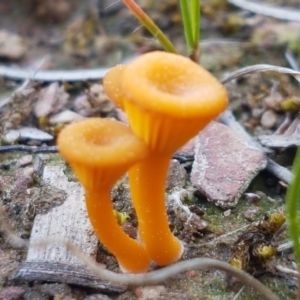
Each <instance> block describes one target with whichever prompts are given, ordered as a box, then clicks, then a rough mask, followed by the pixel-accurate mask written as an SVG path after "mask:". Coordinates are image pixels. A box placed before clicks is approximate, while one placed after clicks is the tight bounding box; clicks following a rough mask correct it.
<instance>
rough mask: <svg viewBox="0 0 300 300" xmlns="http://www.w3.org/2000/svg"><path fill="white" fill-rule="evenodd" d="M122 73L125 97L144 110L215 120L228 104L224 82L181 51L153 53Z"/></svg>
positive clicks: (134, 62) (180, 116)
mask: <svg viewBox="0 0 300 300" xmlns="http://www.w3.org/2000/svg"><path fill="white" fill-rule="evenodd" d="M121 76H122V86H123V92H124V95H125V97H126V98H127V100H128V101H131V102H133V103H135V104H136V105H138V106H139V107H140V109H142V110H146V111H152V112H155V113H157V114H162V115H165V116H168V117H175V118H182V119H191V118H193V117H196V118H211V119H213V118H215V117H217V116H218V115H219V114H220V113H221V112H222V111H223V110H224V109H225V108H226V106H227V93H226V90H225V88H224V87H223V85H222V84H221V83H220V82H219V81H218V80H217V79H216V78H215V77H214V76H213V75H212V74H211V73H209V72H208V71H207V70H206V69H204V68H202V67H201V66H200V65H198V64H197V63H195V62H193V61H191V60H190V59H189V58H186V57H184V56H181V55H178V54H172V53H167V52H161V51H155V52H149V53H147V54H144V55H142V56H140V57H139V58H137V59H136V60H134V61H133V62H131V63H130V64H129V65H128V66H126V68H124V69H123V70H122V74H121Z"/></svg>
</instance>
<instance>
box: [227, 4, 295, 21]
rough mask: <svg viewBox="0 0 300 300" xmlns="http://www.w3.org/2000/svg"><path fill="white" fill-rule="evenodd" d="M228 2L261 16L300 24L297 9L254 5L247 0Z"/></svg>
mask: <svg viewBox="0 0 300 300" xmlns="http://www.w3.org/2000/svg"><path fill="white" fill-rule="evenodd" d="M227 2H229V3H230V4H233V5H235V6H238V7H240V8H242V9H245V10H249V11H251V12H253V13H256V14H259V15H264V16H267V17H272V18H276V19H280V20H285V21H294V22H300V13H299V10H297V9H294V10H292V9H291V8H287V7H282V6H281V7H276V6H271V5H266V4H261V3H254V2H250V1H247V0H227Z"/></svg>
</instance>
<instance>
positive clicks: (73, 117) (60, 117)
mask: <svg viewBox="0 0 300 300" xmlns="http://www.w3.org/2000/svg"><path fill="white" fill-rule="evenodd" d="M83 119H84V117H83V116H81V115H80V114H78V113H76V112H74V111H71V110H68V109H66V110H64V111H62V112H59V113H58V114H55V115H53V116H51V117H50V118H49V122H50V124H53V125H55V124H61V123H63V124H65V123H72V122H76V121H80V120H83Z"/></svg>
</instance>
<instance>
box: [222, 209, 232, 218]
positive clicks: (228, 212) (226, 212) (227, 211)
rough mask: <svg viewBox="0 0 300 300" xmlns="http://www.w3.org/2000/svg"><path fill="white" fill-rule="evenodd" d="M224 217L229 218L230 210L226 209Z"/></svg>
mask: <svg viewBox="0 0 300 300" xmlns="http://www.w3.org/2000/svg"><path fill="white" fill-rule="evenodd" d="M223 215H224V217H229V216H230V215H231V209H227V210H225V211H224V212H223Z"/></svg>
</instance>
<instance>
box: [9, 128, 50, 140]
mask: <svg viewBox="0 0 300 300" xmlns="http://www.w3.org/2000/svg"><path fill="white" fill-rule="evenodd" d="M4 138H5V141H6V142H7V143H14V142H15V141H17V140H19V139H20V140H34V141H43V142H46V141H52V140H53V136H52V135H51V134H49V133H47V132H45V131H42V130H39V129H37V128H34V127H21V128H19V129H11V130H8V131H7V133H6V134H5V137H4Z"/></svg>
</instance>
